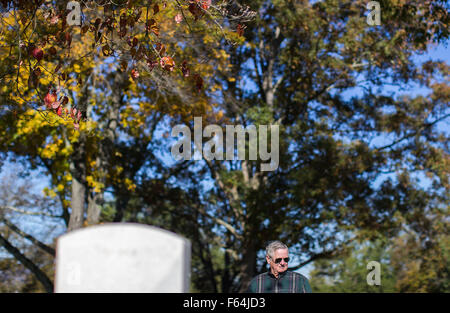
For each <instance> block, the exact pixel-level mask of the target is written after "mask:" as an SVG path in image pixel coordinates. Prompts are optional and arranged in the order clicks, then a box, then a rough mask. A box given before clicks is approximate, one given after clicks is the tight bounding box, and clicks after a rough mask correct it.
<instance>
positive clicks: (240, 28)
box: [236, 24, 245, 36]
mask: <svg viewBox="0 0 450 313" xmlns="http://www.w3.org/2000/svg"><path fill="white" fill-rule="evenodd" d="M244 29H245V27H244V26H242V25H241V24H238V26H237V29H236V32H237V33H238V35H239V36H243V35H244Z"/></svg>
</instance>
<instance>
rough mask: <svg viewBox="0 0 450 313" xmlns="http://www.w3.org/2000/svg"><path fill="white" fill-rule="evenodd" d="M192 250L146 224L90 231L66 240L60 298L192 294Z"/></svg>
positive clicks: (59, 255)
mask: <svg viewBox="0 0 450 313" xmlns="http://www.w3.org/2000/svg"><path fill="white" fill-rule="evenodd" d="M190 262H191V245H190V242H189V241H188V240H186V239H184V238H183V237H181V236H179V235H176V234H174V233H171V232H169V231H166V230H163V229H160V228H157V227H153V226H147V225H141V224H131V223H111V224H104V225H99V226H91V227H88V228H83V229H79V230H75V231H72V232H70V233H68V234H65V235H63V236H61V237H60V238H59V239H58V241H57V246H56V274H55V275H56V277H55V292H159V293H162V292H167V293H170V292H189V284H190V270H191V269H190Z"/></svg>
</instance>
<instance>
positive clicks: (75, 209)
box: [67, 133, 86, 232]
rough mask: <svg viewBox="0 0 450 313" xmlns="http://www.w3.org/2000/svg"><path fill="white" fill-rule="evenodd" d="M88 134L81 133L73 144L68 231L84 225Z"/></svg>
mask: <svg viewBox="0 0 450 313" xmlns="http://www.w3.org/2000/svg"><path fill="white" fill-rule="evenodd" d="M85 149H86V135H85V134H84V133H81V134H80V137H79V139H78V141H77V142H75V143H74V144H73V154H72V161H71V164H70V170H71V172H72V202H71V206H72V212H71V214H70V220H69V226H68V227H67V231H68V232H70V231H72V230H75V229H78V228H81V227H83V220H84V206H85V203H86V164H85V162H86V158H85V156H86V151H85Z"/></svg>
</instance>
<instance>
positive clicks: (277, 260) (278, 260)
mask: <svg viewBox="0 0 450 313" xmlns="http://www.w3.org/2000/svg"><path fill="white" fill-rule="evenodd" d="M281 260H284V262H286V263H288V262H289V258H284V259H283V258H278V259H275V260H274V261H275V264H278V263H280V262H281Z"/></svg>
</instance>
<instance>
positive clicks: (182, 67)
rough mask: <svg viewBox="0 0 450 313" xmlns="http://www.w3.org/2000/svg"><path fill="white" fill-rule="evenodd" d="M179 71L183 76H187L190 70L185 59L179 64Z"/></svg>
mask: <svg viewBox="0 0 450 313" xmlns="http://www.w3.org/2000/svg"><path fill="white" fill-rule="evenodd" d="M181 72H183V76H184V77H189V74H190V70H189V68H188V66H187V61H183V63H182V64H181Z"/></svg>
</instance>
